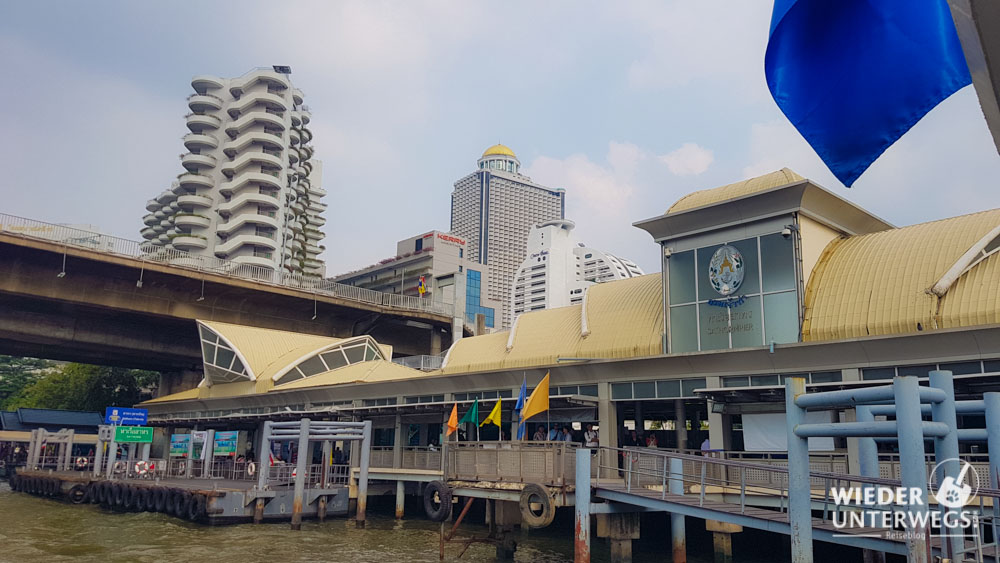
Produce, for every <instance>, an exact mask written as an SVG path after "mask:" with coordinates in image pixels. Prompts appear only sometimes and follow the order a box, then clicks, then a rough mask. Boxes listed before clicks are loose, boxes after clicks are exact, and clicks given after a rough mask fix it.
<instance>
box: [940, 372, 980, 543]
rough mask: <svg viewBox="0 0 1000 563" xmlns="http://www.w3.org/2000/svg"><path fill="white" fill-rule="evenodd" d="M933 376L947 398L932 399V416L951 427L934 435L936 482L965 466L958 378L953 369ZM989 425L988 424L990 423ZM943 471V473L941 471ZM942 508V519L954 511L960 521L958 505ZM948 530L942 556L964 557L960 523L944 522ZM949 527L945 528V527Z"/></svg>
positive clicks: (956, 473) (944, 538)
mask: <svg viewBox="0 0 1000 563" xmlns="http://www.w3.org/2000/svg"><path fill="white" fill-rule="evenodd" d="M928 375H929V376H930V384H931V387H936V388H938V389H940V390H942V391H944V395H945V400H944V401H942V402H940V403H931V420H933V421H935V422H943V423H944V424H945V425H946V426H947V427H948V434H947V435H946V436H942V437H939V438H934V461H935V463H937V464H938V467H939V469H938V475H937V482H938V483H943V482H944V479H945V477H951V478H953V479H957V478H958V474H959V472H960V471H961V470H962V468H961V465H962V462H961V461H960V460H959V458H958V417H957V416H956V414H955V381H954V379H953V378H952V374H951V372H950V371H940V370H934V371H932V372H930V373H929V374H928ZM987 428H989V426H987ZM942 473H943V474H942ZM938 510H940V511H941V522H942V524H943V523H944V522H948V519H947V518H945V514H947V513H948V512H951V513H952V515H953V518H955V520H953V521H958V516H959V513H958V511H956V510H955V509H949V508H948V507H946V506H943V505H940V504H939V505H938ZM942 527H943V528H944V530H942V534H946V536H945V537H943V538H941V539H942V545H941V548H942V550H943V551H944V555H943V557H944V558H946V559H951V560H952V561H956V560H959V559H961V557H960V556H958V555H957V554H958V553H959V552H960V551H962V549H963V548H964V547H965V545H964V544H965V538H964V537H959V534H962V533H963V530H962V528H961V527H960V526H954V527H952V528H948V527H947V526H944V525H942ZM945 530H946V531H945Z"/></svg>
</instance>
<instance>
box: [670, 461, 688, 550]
mask: <svg viewBox="0 0 1000 563" xmlns="http://www.w3.org/2000/svg"><path fill="white" fill-rule="evenodd" d="M670 494H672V495H683V494H684V461H683V460H681V459H679V458H670ZM670 543H671V553H672V554H673V563H687V532H686V530H685V527H684V515H683V514H673V513H671V514H670Z"/></svg>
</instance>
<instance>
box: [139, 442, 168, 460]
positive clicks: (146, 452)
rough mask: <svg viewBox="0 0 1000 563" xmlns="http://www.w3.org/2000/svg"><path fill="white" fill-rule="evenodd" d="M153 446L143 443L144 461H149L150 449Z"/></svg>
mask: <svg viewBox="0 0 1000 563" xmlns="http://www.w3.org/2000/svg"><path fill="white" fill-rule="evenodd" d="M151 446H152V444H143V445H142V461H149V450H150V447H151ZM168 453H169V452H168Z"/></svg>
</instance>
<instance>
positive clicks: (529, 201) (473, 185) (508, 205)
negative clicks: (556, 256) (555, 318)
mask: <svg viewBox="0 0 1000 563" xmlns="http://www.w3.org/2000/svg"><path fill="white" fill-rule="evenodd" d="M565 213H566V192H565V191H563V189H562V188H549V187H546V186H542V185H540V184H536V183H534V182H532V181H531V178H529V177H527V176H525V175H523V174H521V162H520V161H519V160H518V159H517V156H515V155H514V151H512V150H510V148H508V147H506V146H504V145H499V144H498V145H494V146H492V147H490V148H488V149H486V151H485V152H484V153H483V156H482V157H481V158H480V159H479V162H478V169H477V170H476V171H475V172H473V173H472V174H469V175H467V176H465V177H463V178H461V179H460V180H458V181H457V182H455V191H453V192H452V194H451V232H452V233H453V234H455V235H457V236H460V237H462V238H464V239H466V241H468V253H469V258H471V259H472V260H475V261H476V262H478V263H480V264H484V265H486V267H487V269H488V271H489V275H488V276H487V278H488V279H487V280H485V281H486V283H485V287H482V288H481V289H482V293H483V294H484V296H485V297H487V298H488V299H490V300H493V301H498V302H500V303H504V304H509V303H510V290H511V286H512V285H513V283H514V274H515V273H516V272H517V268H518V266H520V265H521V262H522V261H523V260H524V257H525V256H526V255H527V241H528V231H530V230H531V227H532V226H534V225H536V224H538V223H542V222H545V221H551V220H553V219H563V218H565ZM510 315H511V311H510V308H509V307H508V306H504V307H503V308H502V314H501V318H500V319H499V322H498V323H497V325H498V328H505V327H509V326H510V323H511V321H512V319H511V318H510Z"/></svg>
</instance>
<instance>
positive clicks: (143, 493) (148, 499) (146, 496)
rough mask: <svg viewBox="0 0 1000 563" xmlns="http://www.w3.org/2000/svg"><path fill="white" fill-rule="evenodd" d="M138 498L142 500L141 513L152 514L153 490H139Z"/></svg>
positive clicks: (146, 488)
mask: <svg viewBox="0 0 1000 563" xmlns="http://www.w3.org/2000/svg"><path fill="white" fill-rule="evenodd" d="M139 498H141V499H142V508H141V509H140V510H142V511H143V512H153V489H150V488H149V487H143V488H141V489H139Z"/></svg>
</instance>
